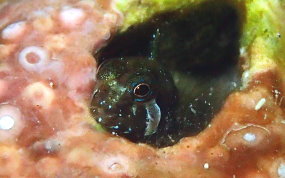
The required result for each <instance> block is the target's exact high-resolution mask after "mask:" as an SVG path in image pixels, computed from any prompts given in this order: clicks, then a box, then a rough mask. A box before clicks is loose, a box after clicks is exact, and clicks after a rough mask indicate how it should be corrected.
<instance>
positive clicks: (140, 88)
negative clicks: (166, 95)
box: [134, 83, 150, 97]
mask: <svg viewBox="0 0 285 178" xmlns="http://www.w3.org/2000/svg"><path fill="white" fill-rule="evenodd" d="M149 92H150V87H149V85H148V84H146V83H142V84H139V85H137V86H136V87H135V89H134V94H135V95H136V96H137V97H144V96H146V95H147V94H148V93H149Z"/></svg>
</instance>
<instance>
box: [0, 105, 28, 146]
mask: <svg viewBox="0 0 285 178" xmlns="http://www.w3.org/2000/svg"><path fill="white" fill-rule="evenodd" d="M23 127H24V124H23V121H22V119H21V112H20V110H19V109H18V108H16V107H14V106H10V105H0V141H4V140H9V139H13V138H14V137H16V136H18V135H19V134H20V132H21V131H22V129H23Z"/></svg>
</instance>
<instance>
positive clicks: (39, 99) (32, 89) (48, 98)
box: [23, 82, 55, 108]
mask: <svg viewBox="0 0 285 178" xmlns="http://www.w3.org/2000/svg"><path fill="white" fill-rule="evenodd" d="M23 95H24V98H25V99H27V100H29V101H31V102H32V104H34V105H35V106H41V107H43V108H48V107H49V106H50V105H51V104H52V102H53V100H54V97H55V96H54V92H53V90H52V89H50V88H48V87H47V86H45V85H44V84H43V83H41V82H36V83H32V84H30V85H28V86H27V87H26V88H25V89H24V92H23Z"/></svg>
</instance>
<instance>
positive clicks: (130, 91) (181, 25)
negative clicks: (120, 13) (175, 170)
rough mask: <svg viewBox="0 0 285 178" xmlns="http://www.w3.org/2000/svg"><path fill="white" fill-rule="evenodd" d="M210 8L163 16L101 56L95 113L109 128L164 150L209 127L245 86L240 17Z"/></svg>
mask: <svg viewBox="0 0 285 178" xmlns="http://www.w3.org/2000/svg"><path fill="white" fill-rule="evenodd" d="M211 5H214V6H215V8H212V7H211ZM211 5H209V4H208V5H206V6H205V7H201V8H196V9H191V10H189V9H188V10H187V9H184V10H180V11H177V12H170V13H165V14H160V15H158V16H156V17H154V18H153V19H151V20H150V21H149V22H146V23H144V24H141V25H137V26H134V27H132V28H130V29H129V30H128V31H126V32H124V33H122V34H119V35H117V36H115V37H114V38H113V39H112V40H111V41H110V42H109V44H108V45H107V46H106V47H105V48H103V49H101V50H100V51H98V52H97V53H96V54H95V55H97V56H96V57H97V58H98V61H99V67H98V69H97V71H98V72H97V84H96V87H95V89H94V96H93V99H92V102H91V107H90V111H91V113H92V114H93V116H94V118H95V119H96V121H97V122H98V123H99V124H101V125H102V126H103V128H105V129H106V130H107V131H109V132H110V133H112V134H114V135H119V136H123V137H125V138H127V139H129V140H131V141H133V142H142V143H148V144H150V145H153V146H156V147H164V146H169V145H173V144H175V143H176V142H178V141H179V140H180V139H181V138H183V137H186V136H191V135H196V134H198V133H199V132H201V131H202V130H203V129H205V128H206V127H207V126H208V125H209V123H210V122H211V119H212V118H213V117H214V115H215V114H217V113H218V111H219V110H220V109H221V107H222V105H223V104H224V100H225V99H226V97H227V96H228V95H229V94H230V93H231V92H233V91H234V90H238V88H239V87H240V70H239V68H240V67H239V63H238V62H237V57H238V46H239V44H238V39H239V30H240V27H239V19H238V16H237V14H236V12H235V10H234V8H232V7H231V6H230V5H226V4H223V5H220V4H218V3H215V4H211ZM233 19H234V20H233Z"/></svg>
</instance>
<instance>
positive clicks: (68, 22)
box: [59, 7, 85, 27]
mask: <svg viewBox="0 0 285 178" xmlns="http://www.w3.org/2000/svg"><path fill="white" fill-rule="evenodd" d="M59 18H60V20H61V22H62V23H63V25H64V26H67V27H74V26H76V25H78V24H80V23H81V22H82V21H83V19H84V18H85V13H84V11H83V10H82V9H79V8H70V7H68V8H65V9H63V10H62V11H61V12H60V15H59Z"/></svg>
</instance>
